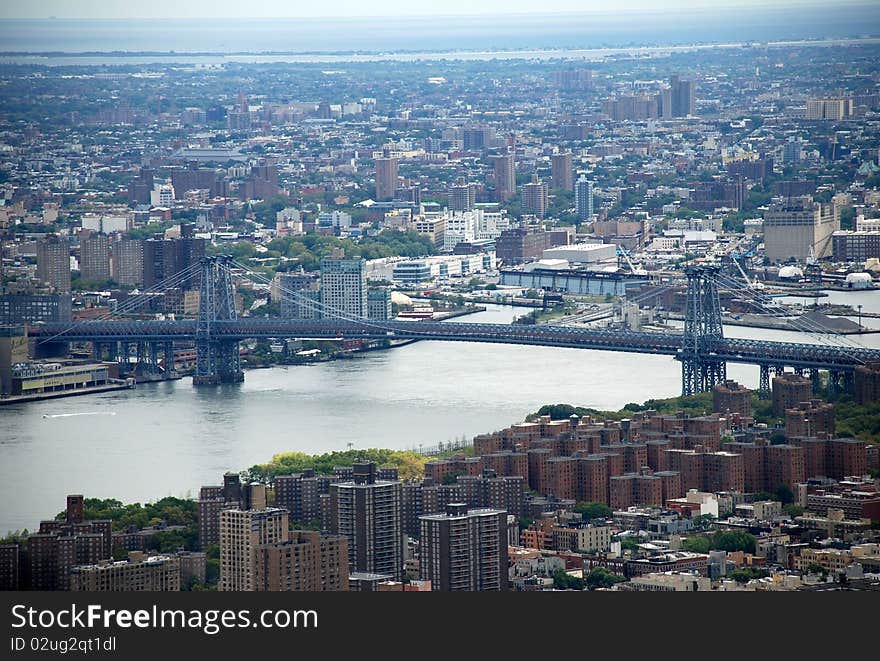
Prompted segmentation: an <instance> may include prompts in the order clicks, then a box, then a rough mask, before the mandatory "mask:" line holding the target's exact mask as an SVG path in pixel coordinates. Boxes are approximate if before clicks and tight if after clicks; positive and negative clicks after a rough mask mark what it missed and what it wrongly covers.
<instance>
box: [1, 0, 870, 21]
mask: <svg viewBox="0 0 880 661" xmlns="http://www.w3.org/2000/svg"><path fill="white" fill-rule="evenodd" d="M833 4H834V6H835V7H836V8H837V9H838V10H839V9H840V8H841V7H843V6H848V7H855V6H867V7H869V6H873V5H874V4H875V3H873V2H869V1H866V0H844V1H843V2H836V3H833ZM364 5H365V3H363V2H362V1H361V0H337V2H334V3H333V4H332V5H312V4H308V3H302V2H293V3H291V2H285V1H284V0H263V1H262V2H260V3H258V4H257V5H254V4H242V3H241V2H239V1H238V0H188V1H187V2H185V3H180V2H179V1H176V0H153V1H152V2H150V3H146V4H139V5H132V3H130V2H118V1H115V2H114V1H111V2H107V1H105V0H80V2H78V3H75V4H72V3H70V2H69V1H68V0H34V1H32V2H29V3H26V4H25V3H10V4H3V5H0V19H4V20H52V19H56V20H166V21H175V20H182V19H198V20H212V19H241V20H249V19H253V20H260V19H316V20H325V19H345V18H351V19H359V18H379V17H394V18H410V17H412V18H424V17H442V18H454V17H469V16H482V17H491V16H498V17H502V16H550V15H587V14H595V15H616V14H627V13H643V14H644V13H651V14H654V13H663V12H667V11H705V10H720V11H725V10H730V9H752V10H759V11H760V10H774V9H791V10H796V9H799V8H816V7H826V6H827V5H828V3H827V1H825V2H823V1H822V0H725V1H723V2H713V1H712V0H696V1H694V0H671V1H667V2H660V3H658V2H651V1H649V0H622V1H619V2H617V3H616V4H615V6H614V7H613V8H608V3H607V2H605V1H604V0H545V2H543V3H542V4H541V7H540V9H537V10H536V9H535V5H534V2H532V1H531V0H481V1H480V2H479V3H474V2H473V0H446V1H445V2H444V3H442V5H438V4H437V3H436V2H430V1H429V2H425V1H424V0H423V1H421V2H419V1H417V0H373V1H372V2H370V3H368V5H367V6H368V7H369V11H364Z"/></svg>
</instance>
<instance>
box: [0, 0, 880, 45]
mask: <svg viewBox="0 0 880 661" xmlns="http://www.w3.org/2000/svg"><path fill="white" fill-rule="evenodd" d="M398 2H399V0H384V1H383V2H380V3H374V4H372V5H370V6H371V8H372V9H373V10H374V11H380V10H385V9H387V8H389V7H392V6H394V5H395V4H396V3H398ZM36 4H37V5H38V6H40V5H43V6H45V5H47V4H51V3H47V2H45V1H44V2H37V3H36ZM568 4H570V3H569V0H557V2H555V4H554V3H553V2H552V1H551V2H550V4H549V5H542V6H541V10H540V11H533V12H528V13H523V12H518V11H516V10H517V9H521V8H522V7H523V6H524V4H523V2H522V0H515V1H514V2H511V3H510V5H509V6H510V10H509V11H506V12H503V13H481V14H475V13H470V14H462V13H454V12H455V10H456V9H457V8H460V7H461V3H447V4H444V5H443V6H442V10H443V13H435V14H433V15H430V16H428V15H418V14H412V13H411V14H407V15H396V16H384V15H381V14H376V13H374V15H372V16H369V17H355V16H351V15H347V16H324V17H318V16H311V17H282V18H267V17H260V16H251V17H248V18H242V17H229V16H222V15H217V16H213V17H211V18H207V19H204V18H195V17H193V16H188V15H181V16H178V17H175V18H164V17H160V16H153V17H147V18H122V17H104V18H93V17H86V16H82V17H78V18H56V19H48V18H6V19H4V20H0V44H2V46H0V50H2V52H4V53H36V54H40V53H220V54H223V53H226V54H231V53H272V52H281V53H315V52H318V53H334V52H336V53H348V52H368V53H377V52H389V51H390V52H418V51H434V52H437V51H444V52H445V51H450V52H457V51H500V50H518V51H528V50H589V49H600V48H632V47H657V46H659V47H663V46H676V45H697V44H717V43H743V42H758V43H762V42H773V41H798V40H815V39H839V38H850V37H864V36H875V37H876V36H878V35H880V30H878V29H877V27H878V26H880V3H876V2H874V3H870V2H869V3H866V2H863V1H861V0H856V1H853V2H845V3H841V4H833V5H829V4H828V3H816V2H813V1H812V0H806V1H804V0H794V1H792V2H783V3H780V2H772V3H764V2H758V1H757V0H735V1H734V2H727V3H725V4H724V5H722V6H718V5H711V6H709V5H704V4H702V3H701V4H699V5H698V6H696V7H693V6H689V7H688V8H684V6H683V5H682V3H681V2H673V3H666V4H664V5H663V7H662V8H658V7H657V6H656V5H654V4H650V3H645V2H643V1H642V0H637V1H636V2H629V3H627V4H626V5H625V6H624V10H620V9H617V8H616V9H615V10H603V11H597V10H595V9H590V8H591V7H593V6H595V3H594V2H593V3H591V4H589V5H588V6H587V7H583V6H582V7H579V10H578V11H560V10H559V9H560V7H562V6H567V5H568ZM265 5H266V6H267V7H273V6H277V5H276V4H274V3H271V2H270V3H265ZM156 6H157V8H161V6H163V3H162V2H158V3H156ZM201 6H204V3H198V2H197V3H194V4H188V5H187V7H189V9H190V10H192V9H197V8H199V7H201ZM217 6H218V9H222V8H223V7H224V6H226V5H224V3H222V2H220V3H218V5H217ZM260 6H261V7H264V5H263V4H261V5H260ZM496 6H497V3H494V2H490V3H481V4H480V6H479V9H480V10H483V11H492V8H493V7H496ZM34 11H36V10H34ZM157 11H158V10H157Z"/></svg>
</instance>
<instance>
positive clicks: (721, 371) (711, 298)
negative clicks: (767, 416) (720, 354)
mask: <svg viewBox="0 0 880 661" xmlns="http://www.w3.org/2000/svg"><path fill="white" fill-rule="evenodd" d="M717 272H718V268H717V267H713V266H693V267H690V268H688V269H687V270H686V271H685V273H686V275H687V281H688V288H687V312H686V314H685V322H684V337H683V340H682V350H681V352H680V353H679V356H678V360H680V361H681V394H682V395H694V394H696V393H700V392H707V391H709V390H712V388H713V387H714V386H715V384H717V383H721V382H722V381H724V380H725V378H726V377H727V364H726V363H725V362H724V361H723V360H718V359H717V358H713V355H714V352H713V348H712V343H713V342H714V341H715V340H720V339H721V338H722V337H723V336H724V333H723V330H722V326H721V302H720V301H719V298H718V285H717V283H716V281H715V275H716V274H717Z"/></svg>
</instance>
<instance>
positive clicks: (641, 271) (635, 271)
mask: <svg viewBox="0 0 880 661" xmlns="http://www.w3.org/2000/svg"><path fill="white" fill-rule="evenodd" d="M617 254H618V255H623V258H624V259H625V260H626V263H627V264H628V265H629V270H630V271H631V272H632V274H633V275H648V272H647V271H646V270H645V269H643V268H641V267H638V268H636V266H635V264H633V263H632V260H631V259H630V258H629V251H628V250H624V249H623V248H621V247H620V246H618V248H617Z"/></svg>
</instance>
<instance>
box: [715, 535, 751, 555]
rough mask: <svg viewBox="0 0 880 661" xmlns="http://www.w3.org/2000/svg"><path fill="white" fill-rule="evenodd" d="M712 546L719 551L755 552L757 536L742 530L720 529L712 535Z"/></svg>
mask: <svg viewBox="0 0 880 661" xmlns="http://www.w3.org/2000/svg"><path fill="white" fill-rule="evenodd" d="M711 548H712V549H715V550H718V551H744V552H745V553H754V552H755V536H754V535H750V534H749V533H747V532H742V531H740V530H719V531H718V532H716V533H715V534H714V535H712V541H711Z"/></svg>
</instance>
